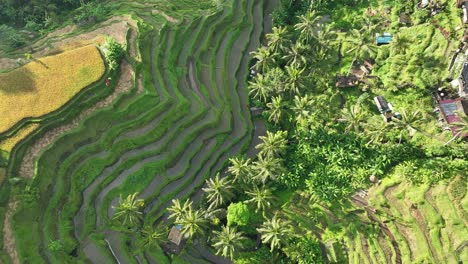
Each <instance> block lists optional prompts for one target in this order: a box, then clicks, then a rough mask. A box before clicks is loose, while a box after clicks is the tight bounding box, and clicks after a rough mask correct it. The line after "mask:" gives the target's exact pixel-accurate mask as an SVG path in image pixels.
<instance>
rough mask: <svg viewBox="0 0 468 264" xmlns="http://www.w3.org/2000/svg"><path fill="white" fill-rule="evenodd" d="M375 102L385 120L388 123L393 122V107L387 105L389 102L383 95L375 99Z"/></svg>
mask: <svg viewBox="0 0 468 264" xmlns="http://www.w3.org/2000/svg"><path fill="white" fill-rule="evenodd" d="M374 102H375V104H376V105H377V108H378V109H379V111H380V113H381V114H382V115H383V117H384V118H385V121H386V122H390V121H391V120H392V117H393V114H392V105H391V104H389V103H387V100H385V98H384V97H383V96H382V95H379V96H376V97H374Z"/></svg>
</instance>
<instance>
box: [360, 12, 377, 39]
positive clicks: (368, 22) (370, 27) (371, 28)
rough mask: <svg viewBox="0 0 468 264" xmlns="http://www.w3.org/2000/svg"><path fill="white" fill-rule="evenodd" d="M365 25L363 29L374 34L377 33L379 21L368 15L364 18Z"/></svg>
mask: <svg viewBox="0 0 468 264" xmlns="http://www.w3.org/2000/svg"><path fill="white" fill-rule="evenodd" d="M362 23H363V26H362V29H361V31H363V32H364V33H366V34H367V35H370V36H373V35H374V34H375V31H376V30H377V27H378V26H379V23H374V21H372V19H371V18H369V17H368V16H365V17H364V18H363V20H362Z"/></svg>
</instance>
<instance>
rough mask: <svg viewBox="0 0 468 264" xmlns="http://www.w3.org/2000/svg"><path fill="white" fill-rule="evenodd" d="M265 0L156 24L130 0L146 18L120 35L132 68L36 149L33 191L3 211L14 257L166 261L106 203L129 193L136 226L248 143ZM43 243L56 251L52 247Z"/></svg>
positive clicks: (156, 216) (148, 10)
mask: <svg viewBox="0 0 468 264" xmlns="http://www.w3.org/2000/svg"><path fill="white" fill-rule="evenodd" d="M275 2H276V1H267V0H236V1H227V2H226V3H225V6H224V7H223V9H222V10H221V11H219V12H215V13H213V14H210V15H208V16H202V17H198V18H194V19H185V20H183V21H181V22H180V24H177V25H174V24H173V23H172V22H174V21H172V22H171V21H169V22H168V23H166V24H165V25H164V26H161V17H166V18H167V16H168V15H165V16H163V15H160V13H158V12H156V13H155V12H153V11H154V10H152V7H151V6H149V7H148V6H146V5H143V4H139V3H136V2H135V3H132V4H131V5H132V6H131V8H132V10H134V15H133V19H136V20H141V21H143V20H144V21H145V23H147V24H149V25H150V26H152V27H153V29H152V30H150V31H149V32H145V34H142V33H141V32H137V31H133V33H131V34H130V36H132V34H133V37H130V39H131V40H134V42H133V41H130V43H129V45H130V47H129V50H133V52H131V53H134V54H140V53H141V60H142V64H141V65H139V66H138V67H134V69H133V71H134V72H135V74H134V76H139V77H138V78H134V80H133V88H132V89H130V90H129V91H128V92H126V93H122V94H120V95H119V96H118V97H117V98H115V101H114V102H113V104H112V105H108V106H106V107H104V108H101V109H99V110H97V111H95V112H93V113H91V114H89V116H87V117H85V118H83V120H82V121H80V125H78V126H74V127H73V129H70V130H68V131H67V132H66V133H65V134H63V135H60V137H57V139H56V140H54V141H53V142H52V143H51V144H49V145H47V147H46V148H44V149H43V151H42V152H41V153H40V154H39V155H38V157H37V159H36V160H35V166H36V169H35V171H34V180H33V181H32V183H31V189H32V190H34V192H35V193H34V194H33V195H35V196H34V197H35V199H37V200H36V201H35V202H33V203H34V206H30V207H27V206H26V207H22V208H20V209H19V210H18V211H17V212H16V213H15V214H14V215H13V216H12V218H11V221H12V225H13V229H14V230H15V232H16V233H15V236H14V237H15V240H16V246H17V251H18V256H19V261H20V262H21V263H25V262H28V261H31V260H34V261H35V262H36V261H37V263H39V262H51V263H64V262H63V261H64V260H68V261H72V262H75V261H85V260H90V261H92V262H93V263H113V262H119V263H165V261H164V260H163V259H161V258H160V257H159V258H158V256H156V257H155V256H154V254H155V253H154V252H143V251H141V250H139V249H138V248H137V247H136V245H134V243H133V242H132V239H131V237H132V236H131V235H128V230H127V231H126V230H121V231H119V232H117V231H115V230H112V229H111V228H110V226H112V225H114V226H115V225H116V222H115V221H113V220H112V216H113V213H114V212H113V208H112V206H113V205H116V204H117V201H118V197H119V195H120V194H122V195H123V196H126V195H128V194H131V193H134V192H138V193H139V198H142V199H145V205H146V207H145V209H144V213H145V214H144V216H145V217H144V221H145V224H147V225H151V223H158V222H159V221H161V220H163V219H164V218H165V208H167V207H168V206H169V204H170V201H171V200H172V199H174V198H182V199H183V198H187V197H190V196H193V195H195V193H196V191H197V190H199V189H200V187H201V186H202V185H203V183H204V181H205V179H206V178H208V177H211V176H214V174H215V173H216V172H217V171H219V170H221V169H222V168H223V167H224V166H225V165H226V162H227V160H228V158H229V157H231V156H233V155H236V154H239V153H241V152H244V151H246V150H247V149H248V148H249V145H250V142H251V139H252V135H253V131H254V126H253V124H252V120H251V116H250V109H249V104H248V94H247V88H246V82H247V81H246V79H247V75H248V73H249V69H248V65H249V60H250V55H249V53H250V51H253V50H254V49H256V48H257V47H258V46H259V45H260V41H261V39H262V37H263V34H264V32H265V31H266V30H269V27H271V23H270V22H268V21H269V20H271V18H270V17H269V13H270V12H271V10H272V7H273V6H274V5H275ZM128 5H130V4H128ZM127 8H130V7H127ZM155 14H156V15H155ZM147 28H149V27H147ZM133 30H136V29H133ZM135 59H136V58H135ZM130 60H132V59H130ZM139 86H142V87H143V88H144V90H143V91H142V90H141V87H139ZM9 169H10V171H14V170H15V169H18V168H9ZM26 232H27V233H28V234H27V235H26ZM129 238H130V240H128V239H129ZM52 241H60V242H61V243H62V245H63V250H60V251H53V250H51V249H50V247H49V245H50V243H51V242H52ZM199 250H200V252H199ZM202 251H203V249H198V250H197V249H193V250H192V251H190V252H191V253H190V254H189V255H187V256H186V261H187V262H189V263H193V262H191V261H190V259H192V258H197V259H199V261H200V263H202V261H203V259H204V258H207V255H206V254H207V252H204V253H203V252H202Z"/></svg>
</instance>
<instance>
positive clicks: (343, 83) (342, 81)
mask: <svg viewBox="0 0 468 264" xmlns="http://www.w3.org/2000/svg"><path fill="white" fill-rule="evenodd" d="M358 84H359V79H358V77H357V76H355V75H349V76H345V75H336V83H335V85H336V87H341V88H344V87H355V86H357V85H358Z"/></svg>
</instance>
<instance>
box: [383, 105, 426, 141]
mask: <svg viewBox="0 0 468 264" xmlns="http://www.w3.org/2000/svg"><path fill="white" fill-rule="evenodd" d="M400 114H401V119H397V118H394V119H392V121H393V122H392V123H391V124H392V125H393V126H395V127H396V128H398V129H400V130H401V133H400V140H401V136H402V132H403V131H402V130H403V129H406V130H407V131H408V133H409V135H410V137H412V136H414V133H415V132H416V131H420V130H419V129H418V127H419V126H420V125H421V124H422V123H423V122H424V116H423V113H422V112H421V111H420V110H416V111H413V112H407V111H406V110H402V111H401V113H400Z"/></svg>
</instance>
